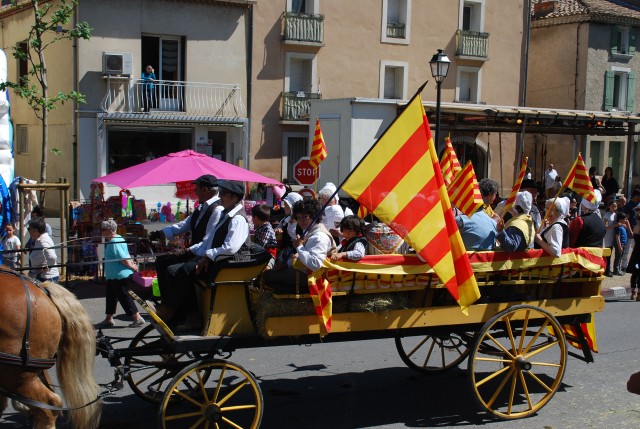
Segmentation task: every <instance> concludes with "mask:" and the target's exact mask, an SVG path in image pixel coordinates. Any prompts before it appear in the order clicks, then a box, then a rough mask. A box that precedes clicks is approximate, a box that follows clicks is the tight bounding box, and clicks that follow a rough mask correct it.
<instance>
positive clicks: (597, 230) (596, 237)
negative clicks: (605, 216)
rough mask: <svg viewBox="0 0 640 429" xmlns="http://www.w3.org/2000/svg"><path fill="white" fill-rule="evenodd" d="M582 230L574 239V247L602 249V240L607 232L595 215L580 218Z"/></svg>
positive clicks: (588, 214) (602, 222)
mask: <svg viewBox="0 0 640 429" xmlns="http://www.w3.org/2000/svg"><path fill="white" fill-rule="evenodd" d="M582 221H583V222H584V225H582V229H581V230H580V233H579V234H578V238H577V239H576V247H602V240H604V235H605V234H606V232H607V230H606V228H605V226H604V221H603V220H602V219H601V218H600V216H598V215H597V214H595V213H587V214H585V215H583V216H582Z"/></svg>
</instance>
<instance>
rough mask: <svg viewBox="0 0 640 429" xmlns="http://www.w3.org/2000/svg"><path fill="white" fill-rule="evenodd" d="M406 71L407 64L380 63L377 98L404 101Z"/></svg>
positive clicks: (407, 69)
mask: <svg viewBox="0 0 640 429" xmlns="http://www.w3.org/2000/svg"><path fill="white" fill-rule="evenodd" d="M408 71H409V64H408V63H405V62H399V61H381V62H380V90H379V95H378V96H379V97H380V98H385V99H387V100H405V99H406V98H407V81H408V79H407V76H408Z"/></svg>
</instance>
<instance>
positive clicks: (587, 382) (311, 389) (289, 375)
mask: <svg viewBox="0 0 640 429" xmlns="http://www.w3.org/2000/svg"><path fill="white" fill-rule="evenodd" d="M625 278H626V280H625V279H623V278H620V279H618V278H614V279H607V283H606V286H607V287H608V288H611V287H612V286H613V287H615V285H617V284H622V282H624V281H628V276H626V277H625ZM72 287H74V288H75V289H74V290H75V292H76V293H77V295H78V297H79V298H80V299H81V301H82V302H83V304H84V305H85V307H86V308H87V309H88V311H89V313H90V314H91V315H92V317H93V319H94V320H95V321H99V320H101V317H102V316H103V314H102V313H103V309H104V307H103V306H104V298H103V286H101V285H99V284H95V283H77V284H75V285H72ZM639 312H640V303H635V302H630V301H628V300H612V301H608V303H607V306H606V307H605V311H604V312H603V313H600V314H598V315H597V319H596V321H597V327H598V338H599V344H600V349H601V351H600V353H599V354H598V355H596V362H595V363H592V364H588V365H587V364H585V363H583V362H581V361H579V360H577V359H575V358H569V361H568V365H567V373H566V374H565V377H564V382H563V384H562V386H561V388H560V391H559V392H558V393H557V394H556V395H555V396H554V398H553V399H552V400H551V402H550V403H549V404H548V405H547V406H546V407H545V408H543V409H542V410H541V412H540V413H539V414H538V415H536V416H533V417H531V418H529V419H524V420H518V421H511V422H504V421H497V420H494V419H491V418H490V417H488V415H487V414H486V413H484V412H482V411H481V410H480V409H479V408H478V407H477V406H476V405H475V402H474V401H475V398H474V396H473V395H472V394H471V393H470V389H469V386H468V378H467V376H466V371H464V369H466V362H465V363H464V364H463V365H462V368H461V369H454V370H452V371H450V372H448V373H446V374H443V375H438V376H424V375H421V374H416V373H414V372H413V371H411V370H410V369H408V368H406V367H405V366H404V364H403V363H402V361H401V360H400V358H399V356H398V354H397V352H396V350H395V346H394V344H393V340H389V339H385V340H375V341H357V342H348V343H337V344H321V345H313V346H287V347H270V348H262V349H256V348H254V349H244V350H239V351H237V352H236V353H234V355H233V356H232V358H231V359H230V360H231V361H233V362H236V363H238V364H240V365H243V366H244V367H245V368H247V369H248V370H250V371H252V372H253V373H254V374H255V375H256V377H257V378H258V380H259V382H260V387H261V390H262V392H263V395H264V402H265V412H264V419H263V425H262V427H263V428H284V429H298V428H311V429H314V428H318V429H320V428H322V429H325V428H338V429H339V428H392V429H399V428H407V427H416V428H417V427H438V428H445V427H476V426H479V425H482V426H485V427H489V428H523V429H540V428H550V429H551V428H557V429H559V428H563V429H564V428H610V427H615V428H634V429H635V428H637V427H638V426H639V425H640V397H636V396H633V395H631V394H629V393H627V392H626V389H625V383H626V380H627V378H628V376H629V374H630V373H631V372H634V371H635V370H636V369H637V362H638V361H637V356H638V350H639V347H638V345H639V344H640V330H638V329H637V326H638V322H637V320H638V314H639ZM117 324H118V325H119V326H126V324H128V320H125V318H124V317H120V318H119V320H117ZM136 332H137V330H135V329H128V328H120V329H115V330H111V331H110V334H111V335H122V336H133V335H135V333H136ZM95 373H96V377H97V378H98V381H99V382H101V383H106V382H109V381H111V379H112V369H111V368H110V367H109V366H108V363H107V362H106V361H105V360H104V359H101V358H98V359H97V361H96V370H95ZM104 402H105V408H104V414H103V418H102V424H101V427H102V428H136V429H147V428H154V427H156V426H155V421H156V413H157V407H156V406H154V405H152V404H149V403H146V402H144V401H142V400H141V399H140V398H138V397H137V396H136V395H134V394H133V393H132V391H131V390H130V388H129V387H128V386H125V388H124V389H123V390H121V391H119V392H118V393H117V394H116V395H113V396H110V397H107V398H106V399H105V401H104ZM25 422H26V420H25V419H24V418H23V417H22V416H20V415H18V414H17V413H15V412H13V410H9V412H8V413H7V414H5V416H4V417H2V418H1V419H0V427H2V428H19V427H24V424H25ZM59 427H65V426H64V424H60V425H59Z"/></svg>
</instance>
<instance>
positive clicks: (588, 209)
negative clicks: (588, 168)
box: [569, 189, 607, 247]
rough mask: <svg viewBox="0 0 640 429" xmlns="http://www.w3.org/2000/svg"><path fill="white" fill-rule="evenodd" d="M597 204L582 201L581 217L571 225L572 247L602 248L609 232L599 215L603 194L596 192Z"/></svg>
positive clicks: (570, 242) (570, 237)
mask: <svg viewBox="0 0 640 429" xmlns="http://www.w3.org/2000/svg"><path fill="white" fill-rule="evenodd" d="M595 193H596V202H595V204H594V203H591V202H589V201H587V200H586V199H585V198H583V199H582V202H581V203H580V205H581V207H580V208H581V210H582V212H581V213H580V216H578V217H577V218H575V219H574V220H573V222H571V224H570V225H569V245H570V246H571V247H602V246H603V243H604V236H605V234H606V232H607V230H606V228H605V226H604V221H603V220H602V218H601V217H600V216H599V214H598V212H599V211H598V205H599V204H600V201H601V200H602V194H601V193H600V191H599V190H597V189H596V190H595Z"/></svg>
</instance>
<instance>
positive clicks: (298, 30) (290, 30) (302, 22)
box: [282, 12, 324, 45]
mask: <svg viewBox="0 0 640 429" xmlns="http://www.w3.org/2000/svg"><path fill="white" fill-rule="evenodd" d="M282 21H283V24H284V32H283V33H284V35H283V40H284V42H285V43H300V44H305V43H306V44H313V45H322V44H323V43H324V16H323V15H309V14H306V13H293V12H285V13H284V14H283V15H282Z"/></svg>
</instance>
